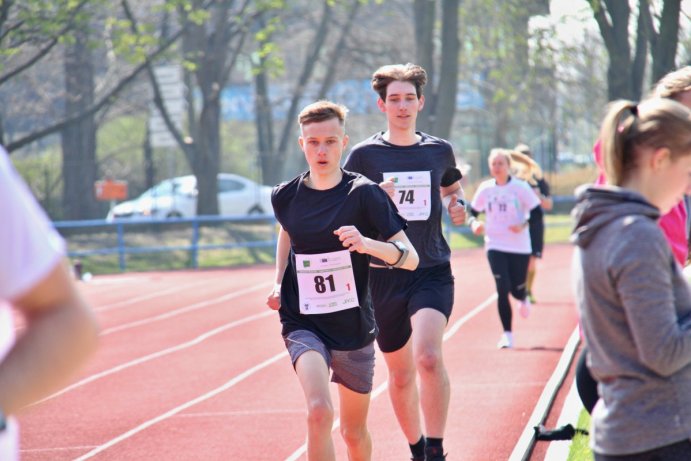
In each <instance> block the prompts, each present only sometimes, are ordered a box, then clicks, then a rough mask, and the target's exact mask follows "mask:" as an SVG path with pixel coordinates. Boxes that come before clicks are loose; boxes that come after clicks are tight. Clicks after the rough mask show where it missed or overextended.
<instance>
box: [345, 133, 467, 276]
mask: <svg viewBox="0 0 691 461" xmlns="http://www.w3.org/2000/svg"><path fill="white" fill-rule="evenodd" d="M383 134H384V133H383V132H380V133H376V134H374V135H372V136H371V137H369V138H367V139H365V140H364V141H362V142H361V143H359V144H357V145H356V146H354V147H353V149H352V150H351V151H350V154H349V155H348V158H347V159H346V161H345V164H344V166H343V168H344V169H345V170H349V171H355V172H357V173H361V174H363V175H365V176H367V177H368V178H369V179H371V180H372V181H374V182H375V183H377V184H378V183H380V182H382V181H384V179H386V178H384V176H383V173H384V172H387V173H389V172H406V171H407V172H426V171H429V172H430V186H431V188H430V189H431V190H430V213H429V217H428V218H427V219H425V220H422V221H415V220H408V228H407V229H406V235H407V236H408V238H409V239H410V241H411V243H412V244H413V246H414V247H415V250H416V251H417V253H418V256H419V257H420V264H419V265H418V267H419V268H424V267H432V266H436V265H439V264H443V263H446V262H448V261H449V259H450V254H451V250H450V249H449V245H448V244H447V242H446V239H444V235H443V234H442V227H441V213H442V203H441V197H440V195H439V194H440V186H444V187H448V186H450V185H452V184H453V183H454V182H456V181H457V180H458V179H460V177H461V175H460V172H459V171H458V169H457V168H456V159H455V157H454V155H453V148H452V147H451V144H449V142H448V141H445V140H443V139H441V138H436V137H434V136H430V135H428V134H426V133H422V132H417V134H418V135H419V136H420V138H421V139H420V142H418V143H416V144H413V145H410V146H397V145H395V144H391V143H390V142H388V141H385V140H384V138H383ZM442 178H443V179H442ZM407 198H408V197H406V196H403V195H402V194H401V196H396V197H395V199H394V202H395V203H398V201H399V200H406V199H407ZM375 262H378V261H377V260H375Z"/></svg>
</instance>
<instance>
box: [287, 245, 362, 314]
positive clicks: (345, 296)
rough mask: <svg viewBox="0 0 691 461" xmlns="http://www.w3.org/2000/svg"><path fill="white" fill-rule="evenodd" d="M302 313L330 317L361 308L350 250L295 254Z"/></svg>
mask: <svg viewBox="0 0 691 461" xmlns="http://www.w3.org/2000/svg"><path fill="white" fill-rule="evenodd" d="M295 266H296V272H297V279H298V287H299V288H298V289H299V299H300V313H301V314H307V315H309V314H328V313H330V312H337V311H342V310H345V309H350V308H352V307H358V306H359V305H360V303H359V301H358V297H357V290H356V289H355V275H354V274H353V265H352V262H351V259H350V251H348V250H343V251H334V252H331V253H319V254H313V255H302V254H296V255H295Z"/></svg>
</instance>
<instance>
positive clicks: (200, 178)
mask: <svg viewBox="0 0 691 461" xmlns="http://www.w3.org/2000/svg"><path fill="white" fill-rule="evenodd" d="M220 125H221V104H220V99H219V98H217V97H214V98H210V100H208V101H205V103H204V107H203V108H202V113H201V116H200V117H199V133H198V135H197V151H196V155H195V157H194V163H193V164H192V170H193V171H194V174H195V176H197V190H198V192H199V194H198V195H197V214H200V215H216V214H218V181H217V180H216V178H217V177H218V173H219V171H220V158H221V142H220V133H221V129H220Z"/></svg>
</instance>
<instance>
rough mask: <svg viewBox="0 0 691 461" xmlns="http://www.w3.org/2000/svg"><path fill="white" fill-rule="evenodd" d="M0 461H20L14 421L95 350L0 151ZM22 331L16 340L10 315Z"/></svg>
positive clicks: (57, 251)
mask: <svg viewBox="0 0 691 461" xmlns="http://www.w3.org/2000/svg"><path fill="white" fill-rule="evenodd" d="M0 216H2V217H3V224H2V226H0V459H2V460H3V461H13V460H17V459H19V430H18V425H17V422H16V420H15V419H14V418H13V415H15V414H16V413H17V412H18V411H19V410H20V409H22V408H23V407H25V406H27V405H29V404H31V403H33V402H35V401H37V400H39V399H41V398H43V397H45V396H47V395H49V394H50V393H51V392H54V391H55V390H57V389H58V388H59V387H60V386H61V385H62V384H64V382H65V380H66V379H67V378H68V377H69V376H70V375H71V374H72V373H73V372H74V371H75V370H76V369H77V368H78V367H79V366H80V365H81V364H82V363H83V362H84V361H85V359H86V358H87V357H88V356H89V355H90V353H91V352H92V351H93V350H94V349H95V347H96V344H97V337H98V327H97V323H96V321H95V318H94V316H93V314H92V312H91V310H90V308H89V306H88V305H87V303H86V302H85V301H84V300H83V299H82V297H81V296H80V295H79V293H78V291H77V288H76V286H75V283H74V281H73V280H72V276H71V273H70V271H69V269H68V266H67V265H66V264H65V261H64V259H65V258H64V253H65V244H64V241H63V240H62V238H61V237H60V236H59V235H58V233H57V232H56V231H55V230H54V228H53V227H52V226H51V224H50V221H49V220H48V218H47V217H46V215H45V213H44V212H43V210H42V209H41V208H40V206H39V205H38V204H37V203H36V201H35V200H34V198H33V196H32V195H31V192H30V191H29V189H28V188H27V186H26V185H25V184H24V182H23V181H22V180H21V179H20V177H19V175H18V174H17V172H16V171H15V170H14V169H13V167H12V165H11V163H10V160H9V157H8V155H7V153H6V152H5V150H4V149H2V148H1V147H0ZM13 308H14V309H16V310H17V311H18V312H19V313H20V314H21V315H23V317H24V319H25V322H26V328H24V329H23V332H22V333H21V334H20V335H19V336H18V337H15V328H14V325H13V318H12V309H13Z"/></svg>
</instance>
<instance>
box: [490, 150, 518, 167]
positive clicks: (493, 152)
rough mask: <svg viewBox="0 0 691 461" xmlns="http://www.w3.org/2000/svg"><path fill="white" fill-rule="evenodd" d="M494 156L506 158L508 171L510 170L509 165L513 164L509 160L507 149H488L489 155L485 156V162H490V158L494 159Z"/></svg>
mask: <svg viewBox="0 0 691 461" xmlns="http://www.w3.org/2000/svg"><path fill="white" fill-rule="evenodd" d="M495 157H504V158H505V159H506V163H508V164H509V171H511V166H512V164H513V162H512V160H511V151H510V150H508V149H502V148H501V147H495V148H494V149H492V150H491V151H489V157H487V162H488V163H490V164H491V163H492V160H494V159H495Z"/></svg>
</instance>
